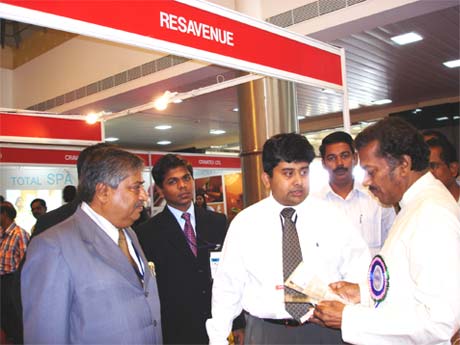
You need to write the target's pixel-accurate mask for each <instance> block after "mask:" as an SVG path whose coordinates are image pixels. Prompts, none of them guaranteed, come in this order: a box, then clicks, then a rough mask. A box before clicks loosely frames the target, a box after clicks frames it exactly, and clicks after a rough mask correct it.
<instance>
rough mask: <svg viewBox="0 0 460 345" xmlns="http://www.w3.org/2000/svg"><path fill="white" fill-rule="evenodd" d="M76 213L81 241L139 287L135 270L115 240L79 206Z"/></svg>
mask: <svg viewBox="0 0 460 345" xmlns="http://www.w3.org/2000/svg"><path fill="white" fill-rule="evenodd" d="M76 214H77V215H78V217H77V219H78V221H79V224H78V229H79V231H80V233H81V236H82V239H83V241H84V242H85V243H86V244H87V245H88V246H89V247H91V248H92V249H93V250H94V252H95V254H97V255H99V257H100V258H101V260H102V261H104V262H105V263H106V264H107V265H108V266H110V267H112V268H113V269H114V270H116V271H117V272H119V273H120V274H121V275H122V276H123V277H125V278H126V279H127V280H128V281H130V282H131V283H132V284H133V285H135V286H138V287H139V279H138V278H137V275H136V272H135V271H134V269H133V267H132V266H131V264H130V263H129V262H128V260H127V259H126V257H125V256H124V254H123V253H122V251H121V250H120V248H118V246H117V245H116V244H115V242H113V240H112V239H111V238H110V237H109V236H107V234H106V233H105V232H104V231H103V230H102V229H101V228H100V227H99V226H98V225H97V224H96V223H95V222H94V221H93V220H92V219H91V218H90V217H89V216H88V215H87V214H86V213H85V212H84V211H83V210H82V209H81V208H78V209H77V211H76ZM130 235H131V234H130ZM136 245H137V247H135V248H136V250H138V249H139V248H140V247H139V245H138V243H136Z"/></svg>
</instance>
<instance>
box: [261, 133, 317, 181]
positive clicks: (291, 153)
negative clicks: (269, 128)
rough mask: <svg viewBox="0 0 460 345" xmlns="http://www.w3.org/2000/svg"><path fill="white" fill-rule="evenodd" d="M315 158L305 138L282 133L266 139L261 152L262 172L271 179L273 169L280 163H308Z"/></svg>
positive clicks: (312, 149)
mask: <svg viewBox="0 0 460 345" xmlns="http://www.w3.org/2000/svg"><path fill="white" fill-rule="evenodd" d="M313 158H315V150H314V148H313V146H311V144H310V143H309V142H308V140H307V138H305V137H304V136H303V135H300V134H297V133H282V134H277V135H274V136H272V137H271V138H270V139H268V140H267V141H266V142H265V144H264V146H263V151H262V162H263V167H264V171H265V172H266V173H267V174H268V176H270V177H273V169H274V168H275V167H276V166H277V165H278V163H279V162H280V161H285V162H288V163H291V162H308V163H310V162H311V161H312V160H313Z"/></svg>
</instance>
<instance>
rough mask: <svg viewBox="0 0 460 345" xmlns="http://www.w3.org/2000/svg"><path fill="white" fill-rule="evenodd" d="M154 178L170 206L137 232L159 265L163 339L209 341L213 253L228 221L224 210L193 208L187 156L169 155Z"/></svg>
mask: <svg viewBox="0 0 460 345" xmlns="http://www.w3.org/2000/svg"><path fill="white" fill-rule="evenodd" d="M152 176H153V179H154V180H155V184H156V185H157V187H158V188H159V189H160V191H161V193H162V194H163V196H164V198H165V199H166V201H167V205H166V206H165V208H164V210H163V211H162V212H161V213H159V214H157V215H156V216H154V217H153V218H151V219H150V220H148V221H147V222H145V223H144V224H142V225H141V226H140V227H139V228H138V229H137V235H138V237H139V242H140V243H141V246H142V248H143V249H144V252H145V255H146V257H147V259H148V260H149V261H152V262H153V263H154V265H155V271H156V276H157V281H158V290H159V294H160V302H161V318H162V325H163V341H164V343H165V344H208V343H209V339H208V336H207V333H206V327H205V322H206V319H208V318H210V317H211V285H212V278H211V270H210V251H212V250H215V249H219V248H220V246H221V245H222V243H223V241H224V238H225V234H226V231H227V220H226V217H225V216H224V215H222V214H219V213H216V212H209V211H206V210H204V209H200V208H195V207H194V204H193V202H192V201H193V189H194V181H193V169H192V167H191V165H190V164H189V163H188V162H186V161H185V160H183V159H181V158H179V157H178V156H176V155H172V154H167V155H165V156H163V157H161V158H160V159H159V160H158V161H157V162H156V163H155V165H154V167H153V169H152ZM184 213H188V216H184ZM186 218H189V219H190V222H189V221H188V220H187V219H186ZM240 322H241V318H240ZM241 326H242V325H241Z"/></svg>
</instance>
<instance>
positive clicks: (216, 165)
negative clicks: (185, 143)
mask: <svg viewBox="0 0 460 345" xmlns="http://www.w3.org/2000/svg"><path fill="white" fill-rule="evenodd" d="M163 155H164V153H154V154H152V165H154V164H155V163H156V161H157V160H158V159H159V158H160V157H162V156H163ZM180 156H181V157H182V158H183V159H185V160H187V161H188V162H189V163H190V164H191V165H192V167H194V168H208V169H240V168H241V161H240V158H239V157H223V156H208V155H180Z"/></svg>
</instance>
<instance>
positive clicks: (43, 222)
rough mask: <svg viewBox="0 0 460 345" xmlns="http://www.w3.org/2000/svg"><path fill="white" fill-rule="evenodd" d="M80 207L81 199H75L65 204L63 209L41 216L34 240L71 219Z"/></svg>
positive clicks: (36, 225) (33, 235) (33, 234)
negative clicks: (47, 230)
mask: <svg viewBox="0 0 460 345" xmlns="http://www.w3.org/2000/svg"><path fill="white" fill-rule="evenodd" d="M78 205H80V200H79V198H75V199H74V200H73V201H72V202H69V203H68V204H64V205H62V206H61V207H58V208H57V209H55V210H53V211H50V212H48V213H45V214H44V215H42V216H40V217H39V218H38V219H37V223H36V224H35V230H34V232H33V233H32V238H34V237H35V236H37V235H40V234H41V233H42V232H43V231H45V230H46V229H49V228H51V227H52V226H54V225H56V224H58V223H60V222H62V221H64V220H66V219H67V218H69V217H70V216H71V215H73V214H74V213H75V211H76V210H77V208H78Z"/></svg>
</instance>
